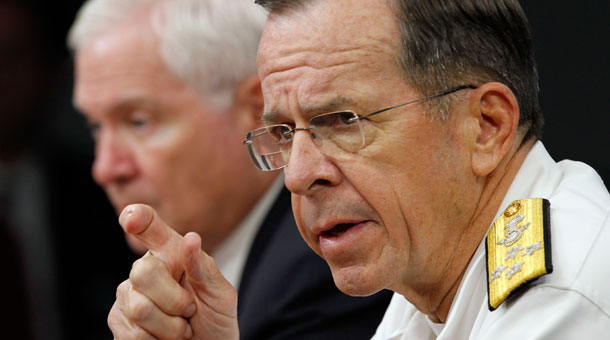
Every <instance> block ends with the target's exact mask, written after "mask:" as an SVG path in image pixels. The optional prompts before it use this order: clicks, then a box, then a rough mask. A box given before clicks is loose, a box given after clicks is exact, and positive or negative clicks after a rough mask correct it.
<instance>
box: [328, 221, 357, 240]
mask: <svg viewBox="0 0 610 340" xmlns="http://www.w3.org/2000/svg"><path fill="white" fill-rule="evenodd" d="M355 225H356V224H355V223H340V224H337V225H336V226H334V227H333V228H332V229H329V230H327V231H325V232H324V235H326V236H331V237H338V236H341V235H343V233H344V232H346V231H347V230H348V229H349V228H351V227H353V226H355Z"/></svg>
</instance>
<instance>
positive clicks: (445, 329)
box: [373, 142, 610, 340]
mask: <svg viewBox="0 0 610 340" xmlns="http://www.w3.org/2000/svg"><path fill="white" fill-rule="evenodd" d="M535 197H541V198H546V199H548V200H549V201H550V203H551V206H550V210H551V212H550V215H551V245H552V262H553V267H554V269H553V272H552V273H551V274H548V275H545V276H542V277H540V278H538V280H537V281H534V282H533V283H532V284H531V285H530V286H529V288H528V289H527V290H526V291H525V292H523V293H522V294H518V295H516V296H513V297H510V298H509V299H508V300H506V301H505V302H504V303H503V304H502V305H500V307H499V308H498V309H496V310H495V311H493V312H490V311H489V309H488V302H487V273H486V268H485V267H486V261H485V256H486V255H485V246H484V244H483V242H484V240H483V241H482V242H481V244H480V245H479V247H478V249H477V250H476V252H475V254H474V256H473V258H472V260H471V262H470V264H469V266H468V268H467V270H466V272H465V275H464V278H463V280H462V282H461V283H460V287H459V289H458V292H457V294H456V296H455V298H454V300H453V303H452V305H451V309H450V311H449V315H448V317H447V322H446V323H445V324H434V323H432V321H430V319H429V318H428V317H427V316H426V315H424V314H422V313H421V312H419V311H418V310H416V309H415V307H413V305H411V304H410V303H409V302H408V301H407V300H406V299H405V298H404V297H403V296H401V295H399V294H394V297H393V298H392V301H391V303H390V305H389V307H388V310H387V311H386V314H385V316H384V319H383V320H382V322H381V324H380V325H379V328H378V329H377V333H376V334H375V336H374V337H373V339H376V340H381V339H388V340H389V339H396V340H398V339H404V340H406V339H413V340H418V339H422V340H429V339H439V340H441V339H443V340H445V339H451V340H460V339H494V340H503V339H506V340H508V339H511V340H514V339H518V340H528V339H610V288H609V285H610V264H609V263H608V261H610V220H609V217H608V216H609V213H610V195H609V194H608V190H607V189H606V188H605V186H604V184H603V181H602V180H601V178H600V177H599V176H598V175H597V173H596V172H595V171H594V170H593V169H592V168H591V167H589V166H587V165H586V164H583V163H580V162H574V161H567V160H566V161H562V162H559V163H555V161H553V159H552V158H551V157H550V155H549V154H548V153H547V151H546V149H545V148H544V146H543V145H542V143H541V142H537V143H536V144H535V145H534V147H533V149H532V150H531V151H530V153H529V154H528V156H527V157H526V159H525V161H524V163H523V165H522V166H521V169H520V170H519V172H518V174H517V176H516V177H515V179H514V181H513V183H512V184H511V186H510V188H509V190H508V192H507V194H506V196H505V197H504V200H503V202H502V205H501V208H500V210H498V212H497V213H496V217H498V216H499V215H500V214H501V213H502V212H503V211H504V209H505V208H506V207H507V206H508V205H509V204H510V203H511V202H512V201H514V200H517V199H524V198H535Z"/></svg>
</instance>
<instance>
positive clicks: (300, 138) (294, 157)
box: [284, 131, 341, 195]
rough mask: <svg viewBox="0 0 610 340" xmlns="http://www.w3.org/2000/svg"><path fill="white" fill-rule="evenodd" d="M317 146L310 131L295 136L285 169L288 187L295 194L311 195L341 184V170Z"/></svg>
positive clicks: (319, 146)
mask: <svg viewBox="0 0 610 340" xmlns="http://www.w3.org/2000/svg"><path fill="white" fill-rule="evenodd" d="M324 142H328V141H324ZM324 142H322V143H324ZM317 144H318V143H316V142H314V140H313V136H312V135H311V134H310V133H309V131H301V132H299V131H297V133H295V135H294V139H293V140H292V148H291V152H290V158H289V159H288V164H287V165H286V167H285V168H284V173H285V183H286V187H287V188H288V190H290V191H291V192H292V193H293V194H297V195H311V194H313V193H314V192H315V191H316V189H319V188H320V189H321V188H324V187H329V186H335V185H338V184H339V183H340V182H341V172H340V170H339V169H338V168H337V166H336V165H335V164H334V163H333V162H332V161H331V160H330V158H329V157H327V156H326V155H325V154H324V153H323V152H322V147H321V145H317Z"/></svg>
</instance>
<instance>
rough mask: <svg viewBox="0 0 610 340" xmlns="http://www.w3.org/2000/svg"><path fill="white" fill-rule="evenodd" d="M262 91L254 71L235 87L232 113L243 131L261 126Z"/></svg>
mask: <svg viewBox="0 0 610 340" xmlns="http://www.w3.org/2000/svg"><path fill="white" fill-rule="evenodd" d="M263 108H264V102H263V92H262V89H261V83H260V81H259V78H258V75H257V74H256V73H254V74H252V75H250V76H247V77H246V78H244V79H243V80H242V81H241V82H240V83H239V84H238V85H237V87H236V88H235V96H234V101H233V108H232V111H233V114H235V115H236V119H235V121H236V122H237V123H238V124H239V128H240V129H242V130H243V131H244V132H248V131H250V130H253V129H256V128H258V127H260V126H261V122H260V119H261V114H262V112H263Z"/></svg>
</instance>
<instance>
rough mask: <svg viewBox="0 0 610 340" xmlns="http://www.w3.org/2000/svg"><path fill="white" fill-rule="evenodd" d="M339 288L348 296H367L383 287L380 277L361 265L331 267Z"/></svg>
mask: <svg viewBox="0 0 610 340" xmlns="http://www.w3.org/2000/svg"><path fill="white" fill-rule="evenodd" d="M331 271H332V274H333V280H334V281H335V285H336V286H337V288H339V290H340V291H341V292H343V293H345V294H347V295H350V296H369V295H373V294H375V293H377V292H379V291H381V290H382V289H384V288H385V286H384V285H383V283H382V282H381V280H379V279H380V277H379V276H376V275H373V274H372V273H370V272H368V271H367V270H366V268H362V267H348V268H332V270H331Z"/></svg>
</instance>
